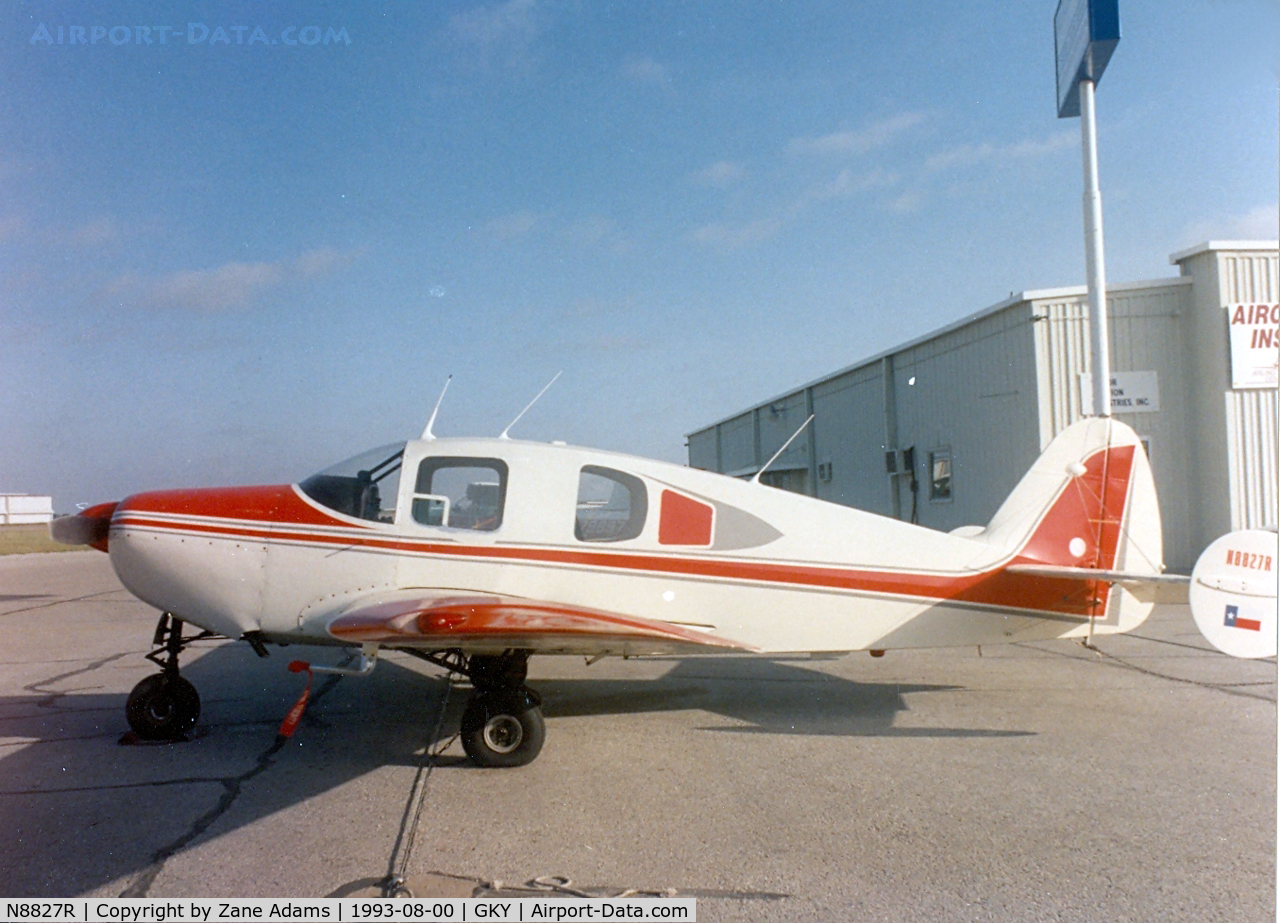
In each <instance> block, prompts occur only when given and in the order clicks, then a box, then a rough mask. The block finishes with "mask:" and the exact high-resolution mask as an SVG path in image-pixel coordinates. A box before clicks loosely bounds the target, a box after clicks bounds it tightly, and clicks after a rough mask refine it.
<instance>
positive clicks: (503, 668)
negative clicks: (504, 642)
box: [406, 649, 547, 768]
mask: <svg viewBox="0 0 1280 923" xmlns="http://www.w3.org/2000/svg"><path fill="white" fill-rule="evenodd" d="M406 650H407V652H408V653H412V654H415V655H416V656H418V657H421V658H422V659H424V660H429V661H431V662H432V663H434V664H437V665H438V666H442V667H444V668H445V669H447V670H449V671H451V672H453V673H461V674H462V675H463V676H466V677H467V678H468V679H470V680H471V685H472V686H473V687H474V688H475V691H474V692H472V693H471V697H470V698H469V699H468V700H467V705H466V708H464V709H463V712H462V727H461V732H460V733H461V737H462V749H463V750H465V751H466V752H467V756H469V757H471V761H472V762H473V763H475V764H476V765H478V766H487V767H495V768H505V767H510V766H524V765H526V764H528V763H532V762H533V760H534V758H535V757H536V756H537V755H538V754H539V753H540V752H541V751H542V743H543V741H544V740H545V739H546V736H547V731H546V724H545V723H544V722H543V720H542V708H541V707H540V706H541V705H542V698H541V696H539V695H538V693H536V692H534V691H533V690H532V689H530V688H529V687H528V686H526V685H525V684H524V680H525V676H526V675H527V674H528V671H529V654H530V652H529V651H506V652H505V653H503V654H472V655H471V656H469V657H468V656H465V655H463V654H462V652H460V651H449V652H448V653H444V654H439V653H434V652H433V653H428V652H425V651H415V650H412V649H406Z"/></svg>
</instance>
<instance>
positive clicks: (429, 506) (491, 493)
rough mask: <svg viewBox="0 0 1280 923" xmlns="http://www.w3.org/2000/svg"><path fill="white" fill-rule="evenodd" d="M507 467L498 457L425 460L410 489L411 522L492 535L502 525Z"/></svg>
mask: <svg viewBox="0 0 1280 923" xmlns="http://www.w3.org/2000/svg"><path fill="white" fill-rule="evenodd" d="M506 499H507V464H506V462H504V461H502V460H501V459H497V458H462V457H436V458H424V459H423V460H422V464H420V465H419V466H418V479H417V481H415V482H414V486H413V506H412V511H413V519H414V521H415V522H417V523H419V524H420V525H424V526H445V527H447V528H450V529H472V530H475V531H479V532H492V531H493V530H494V529H496V528H498V526H500V525H502V511H503V508H504V506H505V505H506Z"/></svg>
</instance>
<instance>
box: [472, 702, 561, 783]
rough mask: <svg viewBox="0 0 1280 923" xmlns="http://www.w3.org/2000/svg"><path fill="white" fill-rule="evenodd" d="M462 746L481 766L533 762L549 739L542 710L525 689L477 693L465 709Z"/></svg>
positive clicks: (498, 766)
mask: <svg viewBox="0 0 1280 923" xmlns="http://www.w3.org/2000/svg"><path fill="white" fill-rule="evenodd" d="M461 735H462V749H463V750H465V751H467V756H469V757H471V760H472V762H474V763H475V764H476V765H478V766H489V767H495V768H507V767H511V766H524V765H526V764H528V763H531V762H533V760H534V758H535V757H536V756H537V755H538V754H539V753H540V752H541V751H542V743H543V741H544V740H545V739H546V736H547V729H546V723H545V722H544V721H543V720H542V710H541V709H540V708H538V706H537V705H531V704H530V703H529V700H528V697H527V696H526V695H524V694H523V693H522V692H521V693H514V694H504V695H475V696H472V697H471V701H470V702H468V703H467V708H466V710H465V711H464V712H463V713H462V729H461Z"/></svg>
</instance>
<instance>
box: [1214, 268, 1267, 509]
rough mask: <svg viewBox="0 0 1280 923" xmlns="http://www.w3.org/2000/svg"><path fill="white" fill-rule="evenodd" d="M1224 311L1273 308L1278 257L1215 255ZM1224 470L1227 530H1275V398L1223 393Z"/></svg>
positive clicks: (1251, 392)
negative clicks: (1247, 306)
mask: <svg viewBox="0 0 1280 923" xmlns="http://www.w3.org/2000/svg"><path fill="white" fill-rule="evenodd" d="M1218 274H1219V286H1220V289H1221V292H1222V303H1223V305H1224V306H1225V305H1228V304H1238V303H1246V304H1275V303H1276V302H1277V301H1278V300H1280V295H1278V289H1280V286H1278V285H1277V276H1278V275H1280V256H1278V255H1277V254H1275V253H1248V254H1243V253H1242V254H1235V253H1222V254H1219V255H1218ZM1226 423H1227V466H1228V484H1229V491H1230V498H1231V528H1233V529H1249V528H1259V527H1261V526H1274V525H1276V524H1277V523H1276V505H1277V499H1278V498H1277V471H1276V453H1277V442H1276V392H1275V390H1269V389H1249V390H1240V391H1234V390H1232V391H1227V393H1226Z"/></svg>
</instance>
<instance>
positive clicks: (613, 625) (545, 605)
mask: <svg viewBox="0 0 1280 923" xmlns="http://www.w3.org/2000/svg"><path fill="white" fill-rule="evenodd" d="M328 630H329V634H331V635H333V637H335V638H337V639H338V640H340V641H347V642H352V643H375V644H383V645H387V646H389V647H416V648H422V649H427V650H450V649H458V650H463V651H466V652H467V653H500V652H502V651H505V650H511V649H518V650H529V651H536V652H538V653H557V654H584V655H588V656H593V655H619V656H639V655H648V654H687V653H709V652H710V651H713V650H717V649H718V650H721V651H747V650H752V648H750V647H748V646H746V645H743V644H739V643H737V642H735V641H730V640H728V639H725V638H721V637H719V636H718V635H715V634H712V633H711V632H710V631H709V630H701V629H699V628H695V627H686V626H683V625H676V624H673V623H671V622H663V621H660V620H656V619H644V618H637V617H635V616H628V615H619V614H616V613H611V612H602V611H600V610H596V609H586V608H581V607H578V606H570V605H565V604H562V603H552V602H543V601H541V600H535V599H523V598H519V597H513V596H497V595H494V594H490V593H470V592H467V591H465V590H433V589H410V590H395V591H391V592H388V593H379V594H377V595H376V596H373V597H366V598H365V599H363V600H360V601H359V602H357V603H355V604H354V605H352V606H350V607H348V608H347V609H345V610H344V611H343V612H342V613H341V614H340V615H339V616H338V617H337V618H335V619H333V621H331V622H329V625H328Z"/></svg>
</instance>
